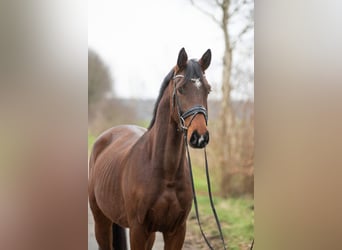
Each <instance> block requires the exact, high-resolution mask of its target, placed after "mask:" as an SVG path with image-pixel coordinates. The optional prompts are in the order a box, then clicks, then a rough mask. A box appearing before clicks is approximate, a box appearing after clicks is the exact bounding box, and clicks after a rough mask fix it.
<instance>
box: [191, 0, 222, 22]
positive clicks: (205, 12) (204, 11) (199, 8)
mask: <svg viewBox="0 0 342 250" xmlns="http://www.w3.org/2000/svg"><path fill="white" fill-rule="evenodd" d="M215 1H216V2H217V3H219V1H218V0H215ZM190 2H191V4H192V5H193V6H194V7H195V8H196V9H198V10H199V11H201V12H202V13H203V14H205V15H207V16H208V17H210V18H211V19H212V20H213V21H214V22H215V23H216V24H217V25H219V26H220V27H221V26H222V24H221V22H220V21H219V20H217V18H216V17H215V16H214V15H213V14H212V13H210V12H208V11H206V10H205V9H203V8H201V7H200V6H199V5H197V4H196V3H195V1H194V0H190Z"/></svg>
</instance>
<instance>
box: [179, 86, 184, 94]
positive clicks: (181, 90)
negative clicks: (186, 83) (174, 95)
mask: <svg viewBox="0 0 342 250" xmlns="http://www.w3.org/2000/svg"><path fill="white" fill-rule="evenodd" d="M178 92H179V94H184V93H185V90H184V87H183V86H181V87H179V88H178Z"/></svg>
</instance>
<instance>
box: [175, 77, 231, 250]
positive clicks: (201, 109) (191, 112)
mask: <svg viewBox="0 0 342 250" xmlns="http://www.w3.org/2000/svg"><path fill="white" fill-rule="evenodd" d="M179 77H182V78H184V76H183V75H175V76H174V77H173V80H174V79H175V78H179ZM191 80H192V81H198V80H199V79H191ZM173 102H174V103H175V102H176V105H177V113H178V117H179V124H180V128H181V131H182V132H183V138H184V143H185V148H186V153H187V158H188V165H189V170H190V177H191V187H192V193H193V196H194V204H195V212H196V219H197V223H198V225H199V228H200V231H201V234H202V237H203V238H204V240H205V242H206V243H207V245H208V247H209V248H210V249H212V250H213V249H214V248H213V247H212V246H211V244H210V242H209V240H208V238H207V237H206V235H205V233H204V232H203V229H202V224H201V221H200V216H199V212H198V204H197V197H196V191H195V184H194V178H193V173H192V166H191V158H190V152H189V145H188V140H187V130H188V127H186V125H185V119H186V118H188V117H190V116H192V118H191V120H190V122H189V126H190V125H191V122H192V121H193V119H194V118H195V116H196V115H197V114H203V115H204V117H205V121H206V124H207V122H208V112H207V110H206V109H205V108H204V107H203V106H200V105H196V106H194V107H192V108H190V109H188V110H187V111H185V112H183V113H181V107H180V104H179V101H178V97H177V94H176V84H174V90H173ZM204 159H205V172H206V178H207V186H208V194H209V200H210V206H211V209H212V211H213V214H214V217H215V221H216V225H217V228H218V230H219V233H220V238H221V241H222V244H223V248H224V249H225V250H226V244H225V241H224V238H223V234H222V229H221V224H220V221H219V219H218V216H217V213H216V209H215V206H214V202H213V198H212V194H211V184H210V177H209V170H208V159H207V151H206V148H205V147H204Z"/></svg>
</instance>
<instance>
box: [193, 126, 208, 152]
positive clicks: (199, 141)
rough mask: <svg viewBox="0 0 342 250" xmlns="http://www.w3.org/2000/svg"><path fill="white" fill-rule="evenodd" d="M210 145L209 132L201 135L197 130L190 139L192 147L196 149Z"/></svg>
mask: <svg viewBox="0 0 342 250" xmlns="http://www.w3.org/2000/svg"><path fill="white" fill-rule="evenodd" d="M208 143H209V132H208V131H207V132H205V133H204V134H203V135H200V134H199V133H198V132H197V130H195V131H194V132H193V133H192V135H191V137H190V145H191V146H192V147H194V148H203V147H205V146H206V145H207V144H208Z"/></svg>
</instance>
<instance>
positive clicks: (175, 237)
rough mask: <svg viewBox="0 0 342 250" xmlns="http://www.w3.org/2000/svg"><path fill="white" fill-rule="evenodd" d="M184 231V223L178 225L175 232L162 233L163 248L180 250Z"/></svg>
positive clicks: (165, 249)
mask: <svg viewBox="0 0 342 250" xmlns="http://www.w3.org/2000/svg"><path fill="white" fill-rule="evenodd" d="M185 233H186V224H185V223H184V225H182V226H180V227H179V228H178V229H177V230H176V232H173V233H163V237H164V243H165V246H164V250H181V249H182V246H183V243H184V239H185Z"/></svg>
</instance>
